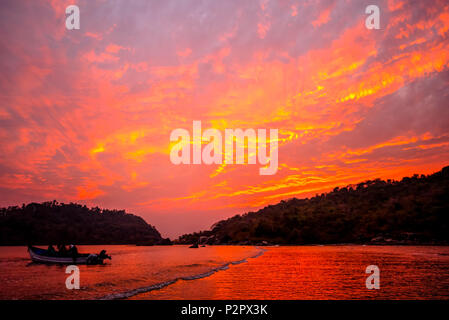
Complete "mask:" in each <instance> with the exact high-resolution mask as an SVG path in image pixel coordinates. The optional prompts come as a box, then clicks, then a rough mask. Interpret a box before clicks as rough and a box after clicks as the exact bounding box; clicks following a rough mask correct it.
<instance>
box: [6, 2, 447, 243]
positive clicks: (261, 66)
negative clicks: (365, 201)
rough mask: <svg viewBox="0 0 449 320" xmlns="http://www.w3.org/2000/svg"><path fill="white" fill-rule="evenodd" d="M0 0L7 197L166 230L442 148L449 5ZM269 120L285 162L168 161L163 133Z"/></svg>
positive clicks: (416, 168) (412, 167) (423, 167)
mask: <svg viewBox="0 0 449 320" xmlns="http://www.w3.org/2000/svg"><path fill="white" fill-rule="evenodd" d="M69 4H71V3H70V1H46V2H45V1H42V2H41V1H39V2H36V1H13V0H5V1H2V2H1V4H0V7H1V10H0V30H2V31H1V32H2V37H0V56H1V59H0V70H1V72H2V75H3V76H2V77H1V78H0V95H1V99H2V102H1V105H0V140H1V144H0V182H1V183H0V204H1V205H15V204H21V203H22V202H29V201H44V200H52V199H57V200H58V201H62V202H64V201H65V202H68V201H74V202H75V201H76V202H82V203H86V204H87V205H99V206H103V207H107V208H124V209H127V210H129V211H131V212H134V213H137V214H140V215H141V216H143V217H144V218H145V219H146V220H147V221H149V222H150V223H152V224H154V225H156V226H158V228H159V229H160V230H161V231H162V233H163V234H165V235H166V236H175V235H179V234H180V233H183V232H188V231H193V230H197V229H200V228H207V227H209V226H210V225H211V224H212V223H213V222H215V221H216V220H218V219H221V218H223V217H229V216H231V215H234V214H237V213H243V212H245V211H247V210H255V209H257V208H259V207H262V206H264V205H267V204H270V203H275V202H276V201H279V200H281V199H286V198H290V197H294V196H296V197H304V196H310V195H314V194H315V193H320V192H323V191H327V190H330V189H332V188H333V187H335V186H340V185H344V184H348V183H356V182H359V181H362V180H364V179H369V178H377V177H381V178H400V177H402V176H404V175H409V174H413V173H430V172H432V171H436V170H438V169H440V168H441V167H442V166H444V165H447V163H446V162H445V161H446V159H449V157H448V155H449V109H448V108H447V101H449V100H448V91H447V87H448V84H449V70H448V61H449V41H448V37H449V32H448V31H449V4H448V3H447V1H444V0H440V1H432V3H428V2H424V1H421V2H419V1H418V2H416V1H395V0H389V1H386V0H385V1H377V5H378V6H379V7H380V9H381V29H380V30H367V29H366V28H365V18H366V14H365V8H364V4H363V3H361V2H360V1H356V0H354V1H345V2H343V1H288V0H277V1H275V0H271V1H270V0H262V1H243V2H242V1H237V0H235V1H234V0H231V1H191V0H179V1H178V0H177V1H122V0H116V1H87V0H85V1H79V4H78V5H79V7H80V11H81V29H80V30H72V31H68V30H66V29H65V7H66V6H68V5H69ZM193 120H201V121H202V123H203V127H204V128H216V129H219V130H224V129H225V128H266V129H269V128H277V129H279V137H280V139H281V141H280V144H279V161H280V166H279V170H278V173H277V174H276V175H274V176H260V175H259V174H258V166H252V165H247V166H242V165H210V166H206V165H191V166H175V165H173V164H172V163H171V162H170V159H169V152H170V141H169V136H170V132H171V131H172V130H173V129H176V128H186V129H189V128H191V126H192V121H193Z"/></svg>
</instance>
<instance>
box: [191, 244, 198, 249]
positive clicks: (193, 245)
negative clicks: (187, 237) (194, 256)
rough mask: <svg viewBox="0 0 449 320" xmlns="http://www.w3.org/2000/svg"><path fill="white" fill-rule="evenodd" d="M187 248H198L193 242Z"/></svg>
mask: <svg viewBox="0 0 449 320" xmlns="http://www.w3.org/2000/svg"><path fill="white" fill-rule="evenodd" d="M189 248H195V249H196V248H198V243H194V244H192V245H191V246H190V247H189Z"/></svg>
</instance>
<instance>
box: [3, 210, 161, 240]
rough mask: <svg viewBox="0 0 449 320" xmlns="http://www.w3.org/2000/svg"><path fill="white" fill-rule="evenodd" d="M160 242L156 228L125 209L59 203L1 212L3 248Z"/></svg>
mask: <svg viewBox="0 0 449 320" xmlns="http://www.w3.org/2000/svg"><path fill="white" fill-rule="evenodd" d="M160 242H163V239H162V238H161V235H160V233H159V232H158V231H157V230H156V228H154V227H153V226H151V225H149V224H147V223H146V222H145V221H144V220H143V219H142V218H141V217H138V216H135V215H132V214H127V213H126V212H125V211H124V210H105V209H100V208H98V207H96V208H87V207H86V206H82V205H79V204H74V203H70V204H63V203H57V202H56V201H52V202H44V203H30V204H28V205H22V206H21V207H17V206H16V207H8V208H2V209H0V245H24V244H50V243H53V244H57V243H64V244H69V243H76V244H139V243H146V244H147V243H150V244H151V243H154V244H156V243H160Z"/></svg>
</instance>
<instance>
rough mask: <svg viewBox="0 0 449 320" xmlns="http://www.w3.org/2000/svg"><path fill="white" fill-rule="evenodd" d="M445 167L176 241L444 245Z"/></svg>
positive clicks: (447, 234)
mask: <svg viewBox="0 0 449 320" xmlns="http://www.w3.org/2000/svg"><path fill="white" fill-rule="evenodd" d="M448 240H449V167H445V168H443V169H442V170H441V171H439V172H437V173H434V174H432V175H428V176H424V175H421V176H418V175H414V176H413V177H406V178H403V179H402V180H401V181H392V180H387V181H383V180H380V179H376V180H372V181H365V182H362V183H359V184H357V185H351V186H347V187H344V188H335V189H334V190H333V191H332V192H330V193H326V194H321V195H316V196H315V197H313V198H310V199H296V198H294V199H290V200H288V201H281V202H280V203H278V204H276V205H270V206H267V207H265V208H263V209H261V210H259V211H257V212H249V213H246V214H244V215H236V216H234V217H232V218H229V219H227V220H222V221H220V222H218V223H216V224H215V225H213V226H212V228H211V230H208V231H202V232H196V233H192V234H186V235H183V236H181V237H180V238H179V239H178V240H177V241H176V242H177V243H197V242H201V243H209V244H254V243H259V244H261V243H272V244H273V243H276V244H318V243H320V244H330V243H379V244H425V243H427V244H447V243H448Z"/></svg>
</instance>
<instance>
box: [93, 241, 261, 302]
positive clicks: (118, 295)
mask: <svg viewBox="0 0 449 320" xmlns="http://www.w3.org/2000/svg"><path fill="white" fill-rule="evenodd" d="M258 249H260V251H259V252H258V253H257V254H255V255H253V256H251V257H248V258H245V259H242V260H237V261H230V262H227V263H225V264H223V265H221V266H219V267H215V268H213V269H211V270H209V271H207V272H203V273H199V274H194V275H191V276H184V277H177V278H175V279H172V280H168V281H165V282H160V283H156V284H153V285H150V286H146V287H141V288H137V289H133V290H129V291H125V292H118V293H113V294H109V295H106V296H104V297H101V298H100V299H99V300H119V299H127V298H130V297H132V296H135V295H138V294H142V293H146V292H150V291H153V290H160V289H162V288H165V287H167V286H169V285H171V284H174V283H175V282H177V281H178V280H185V281H189V280H197V279H202V278H206V277H209V276H211V275H213V274H214V273H216V272H218V271H221V270H227V269H229V266H230V265H237V264H241V263H245V262H248V261H247V259H255V258H257V257H260V256H261V255H262V254H263V253H264V252H265V251H266V250H265V249H262V248H258Z"/></svg>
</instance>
